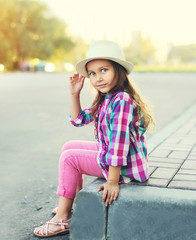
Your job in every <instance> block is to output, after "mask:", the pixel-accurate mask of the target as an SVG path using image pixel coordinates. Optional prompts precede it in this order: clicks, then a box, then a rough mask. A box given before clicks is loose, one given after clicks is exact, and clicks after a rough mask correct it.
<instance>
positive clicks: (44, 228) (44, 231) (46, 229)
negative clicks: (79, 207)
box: [40, 218, 71, 235]
mask: <svg viewBox="0 0 196 240" xmlns="http://www.w3.org/2000/svg"><path fill="white" fill-rule="evenodd" d="M70 223H71V218H70V219H68V220H62V219H61V220H60V221H59V222H50V221H48V222H46V223H45V224H43V225H42V226H40V228H42V235H47V234H48V233H55V231H52V230H50V229H49V225H58V226H60V227H61V230H64V229H68V228H69V227H70Z"/></svg>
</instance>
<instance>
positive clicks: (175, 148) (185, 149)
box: [159, 145, 192, 151]
mask: <svg viewBox="0 0 196 240" xmlns="http://www.w3.org/2000/svg"><path fill="white" fill-rule="evenodd" d="M191 148H192V146H188V145H186V146H181V145H179V146H175V147H174V146H169V145H168V146H165V145H162V146H160V147H159V149H161V150H170V151H190V150H191Z"/></svg>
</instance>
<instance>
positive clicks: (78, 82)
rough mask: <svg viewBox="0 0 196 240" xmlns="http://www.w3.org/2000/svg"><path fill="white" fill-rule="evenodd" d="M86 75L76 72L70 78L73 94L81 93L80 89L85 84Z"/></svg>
mask: <svg viewBox="0 0 196 240" xmlns="http://www.w3.org/2000/svg"><path fill="white" fill-rule="evenodd" d="M84 79H85V77H84V76H79V74H78V73H75V74H74V75H73V76H71V77H70V78H69V86H70V93H71V95H79V94H80V91H81V90H82V88H83V85H84Z"/></svg>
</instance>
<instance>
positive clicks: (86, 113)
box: [69, 106, 93, 127]
mask: <svg viewBox="0 0 196 240" xmlns="http://www.w3.org/2000/svg"><path fill="white" fill-rule="evenodd" d="M69 121H70V123H71V124H72V125H74V126H75V127H82V126H84V125H87V124H89V123H91V122H92V121H93V118H92V115H91V110H90V106H88V107H86V108H84V109H83V110H81V111H80V113H79V115H78V117H77V118H76V119H74V120H72V119H71V115H69Z"/></svg>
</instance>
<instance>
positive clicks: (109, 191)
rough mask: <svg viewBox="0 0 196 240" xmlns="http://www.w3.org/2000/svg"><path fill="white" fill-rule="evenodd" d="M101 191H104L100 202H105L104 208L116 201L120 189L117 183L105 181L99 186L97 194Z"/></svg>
mask: <svg viewBox="0 0 196 240" xmlns="http://www.w3.org/2000/svg"><path fill="white" fill-rule="evenodd" d="M102 189H104V191H103V196H102V200H103V201H104V202H105V206H106V207H107V206H108V204H112V202H113V201H114V200H116V199H117V197H118V194H119V192H120V187H119V184H118V182H112V181H107V182H106V183H104V184H102V185H101V186H99V188H98V192H100V191H101V190H102Z"/></svg>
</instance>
